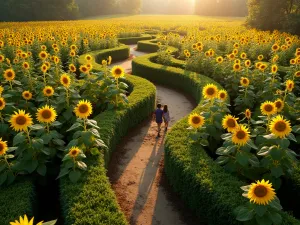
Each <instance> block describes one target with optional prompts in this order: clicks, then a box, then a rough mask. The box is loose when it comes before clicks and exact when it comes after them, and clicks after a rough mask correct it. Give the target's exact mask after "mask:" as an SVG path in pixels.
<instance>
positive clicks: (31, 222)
mask: <svg viewBox="0 0 300 225" xmlns="http://www.w3.org/2000/svg"><path fill="white" fill-rule="evenodd" d="M33 220H34V217H32V219H31V220H30V222H29V223H28V225H33Z"/></svg>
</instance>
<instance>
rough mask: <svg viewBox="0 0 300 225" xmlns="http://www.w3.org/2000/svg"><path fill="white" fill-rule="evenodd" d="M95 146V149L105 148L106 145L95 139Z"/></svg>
mask: <svg viewBox="0 0 300 225" xmlns="http://www.w3.org/2000/svg"><path fill="white" fill-rule="evenodd" d="M95 144H96V146H97V147H102V148H107V146H106V144H105V143H104V142H103V141H102V140H101V139H96V140H95Z"/></svg>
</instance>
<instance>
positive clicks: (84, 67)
mask: <svg viewBox="0 0 300 225" xmlns="http://www.w3.org/2000/svg"><path fill="white" fill-rule="evenodd" d="M79 70H80V71H81V72H82V73H85V74H87V73H88V72H89V68H88V67H87V66H85V65H83V66H80V68H79Z"/></svg>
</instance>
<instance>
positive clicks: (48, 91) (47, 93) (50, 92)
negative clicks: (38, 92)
mask: <svg viewBox="0 0 300 225" xmlns="http://www.w3.org/2000/svg"><path fill="white" fill-rule="evenodd" d="M43 93H44V95H45V96H47V97H50V96H52V95H53V94H54V89H53V87H51V86H46V87H45V88H44V89H43Z"/></svg>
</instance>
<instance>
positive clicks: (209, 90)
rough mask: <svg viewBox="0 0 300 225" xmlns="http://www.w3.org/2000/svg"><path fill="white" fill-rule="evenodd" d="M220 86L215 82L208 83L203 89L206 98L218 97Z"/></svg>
mask: <svg viewBox="0 0 300 225" xmlns="http://www.w3.org/2000/svg"><path fill="white" fill-rule="evenodd" d="M217 94H218V88H217V86H216V85H214V84H207V85H206V86H205V87H204V88H203V91H202V95H203V96H204V98H205V99H213V98H215V97H217Z"/></svg>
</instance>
